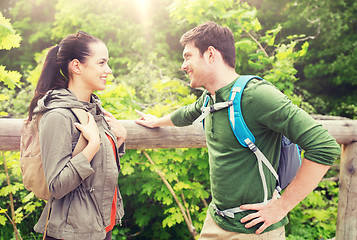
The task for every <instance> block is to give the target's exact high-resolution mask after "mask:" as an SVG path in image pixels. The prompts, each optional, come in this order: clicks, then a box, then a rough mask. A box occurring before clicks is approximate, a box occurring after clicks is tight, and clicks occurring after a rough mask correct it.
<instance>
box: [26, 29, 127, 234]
mask: <svg viewBox="0 0 357 240" xmlns="http://www.w3.org/2000/svg"><path fill="white" fill-rule="evenodd" d="M108 60H109V57H108V50H107V48H106V46H105V44H104V43H103V42H102V41H101V40H99V39H97V38H95V37H93V36H90V35H88V34H86V33H84V32H78V33H77V34H72V35H69V36H67V37H66V38H64V39H63V40H62V41H61V42H60V44H59V45H58V46H55V47H52V48H51V49H50V50H49V52H48V55H47V57H46V60H45V63H44V66H43V70H42V73H41V76H40V79H39V81H38V84H37V87H36V92H35V96H34V98H33V99H32V101H31V104H30V108H29V119H32V116H33V114H39V113H40V114H43V115H42V117H41V120H40V123H39V136H40V145H41V155H42V161H43V167H44V172H45V177H46V181H47V184H48V186H49V190H50V192H51V198H50V200H49V201H48V202H47V204H46V207H45V209H44V210H43V212H42V215H41V217H40V219H39V221H38V223H37V224H36V225H35V227H34V229H35V231H37V232H40V233H44V234H45V235H46V239H71V240H72V239H86V240H89V239H95V240H98V239H111V230H112V229H113V227H114V225H115V224H117V223H120V222H121V218H122V217H123V215H124V210H123V202H122V198H121V195H120V192H119V188H118V185H117V181H118V174H119V169H120V163H119V157H120V156H119V154H120V153H119V150H118V146H120V145H121V143H122V142H123V141H124V139H125V137H126V130H125V128H123V127H122V126H121V125H120V124H119V122H118V121H117V120H116V119H115V118H114V117H113V115H111V114H110V113H107V112H104V111H103V110H102V108H101V105H100V101H99V99H98V97H97V96H96V95H94V94H93V91H95V90H104V89H105V84H106V78H107V76H108V75H109V74H111V73H112V71H111V69H110V68H109V66H108ZM70 108H80V109H84V110H85V111H86V112H87V115H88V119H89V121H88V124H87V125H83V124H80V123H78V120H77V118H76V117H75V115H74V114H73V112H72V111H71V109H70ZM106 120H107V121H106ZM80 133H82V134H83V136H84V138H86V140H87V141H88V144H87V146H86V147H85V148H84V149H83V151H82V152H80V153H79V154H77V155H76V156H74V157H72V151H73V149H74V147H75V146H76V144H77V141H78V138H79V135H80ZM49 209H50V211H49ZM48 212H50V213H49V214H48ZM47 217H48V220H47Z"/></svg>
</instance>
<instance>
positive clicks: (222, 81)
mask: <svg viewBox="0 0 357 240" xmlns="http://www.w3.org/2000/svg"><path fill="white" fill-rule="evenodd" d="M238 77H239V74H238V73H236V72H235V71H234V70H233V69H232V70H230V71H224V72H221V73H217V76H216V78H215V80H214V82H212V83H211V84H209V86H206V89H207V91H208V92H210V93H211V94H212V95H215V94H216V91H217V90H218V89H221V88H222V87H225V86H227V85H228V84H230V83H232V82H233V81H234V80H236V79H237V78H238Z"/></svg>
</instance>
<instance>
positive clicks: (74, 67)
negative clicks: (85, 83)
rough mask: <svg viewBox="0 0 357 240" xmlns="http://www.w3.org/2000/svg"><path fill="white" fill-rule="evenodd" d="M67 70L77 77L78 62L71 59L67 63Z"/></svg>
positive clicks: (79, 65)
mask: <svg viewBox="0 0 357 240" xmlns="http://www.w3.org/2000/svg"><path fill="white" fill-rule="evenodd" d="M69 69H70V70H71V71H72V73H74V74H78V75H79V74H80V73H81V63H80V62H79V60H78V59H73V60H72V61H71V62H70V63H69Z"/></svg>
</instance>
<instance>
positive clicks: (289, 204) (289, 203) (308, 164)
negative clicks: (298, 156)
mask: <svg viewBox="0 0 357 240" xmlns="http://www.w3.org/2000/svg"><path fill="white" fill-rule="evenodd" d="M329 168H330V166H328V165H323V164H319V163H315V162H312V161H310V160H308V159H303V160H302V164H301V167H300V169H299V171H298V173H297V175H296V177H295V179H294V180H293V181H292V182H291V183H290V185H289V186H288V187H287V188H286V189H285V191H284V193H283V195H282V196H281V198H280V199H279V201H280V204H281V207H282V208H283V209H284V210H285V211H286V212H289V211H290V210H292V209H293V208H294V207H295V206H296V205H297V204H299V203H300V202H301V201H302V200H303V199H304V198H305V197H306V196H307V195H309V193H310V192H312V191H313V190H314V189H315V188H316V187H317V185H318V183H319V182H320V181H321V179H322V178H323V176H324V175H325V174H326V172H327V171H328V169H329Z"/></svg>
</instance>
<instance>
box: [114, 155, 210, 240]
mask: <svg viewBox="0 0 357 240" xmlns="http://www.w3.org/2000/svg"><path fill="white" fill-rule="evenodd" d="M147 153H148V155H149V156H150V158H151V159H152V160H153V161H154V162H155V165H152V164H150V162H149V161H148V159H147V158H146V157H145V155H144V154H143V153H142V152H141V151H134V150H131V151H128V152H127V153H126V155H125V156H124V158H122V159H121V164H122V169H123V170H122V175H123V176H122V177H121V178H120V179H119V183H120V187H121V192H122V194H123V195H124V196H126V198H127V201H125V206H126V210H127V213H126V216H125V220H124V224H130V225H131V229H136V228H138V229H141V228H144V229H145V232H144V233H143V234H142V235H141V236H142V238H140V239H167V235H166V234H164V235H161V234H162V233H165V232H166V233H169V231H170V230H171V228H181V227H180V226H185V223H184V219H183V216H182V213H181V211H180V209H179V207H178V205H177V204H176V202H175V200H174V198H173V196H172V195H171V193H170V191H169V190H168V188H167V187H166V185H165V184H164V182H163V181H162V180H161V179H160V177H159V175H158V173H157V171H160V172H161V173H163V174H164V177H165V179H166V180H167V181H168V183H169V184H170V185H171V187H172V188H173V190H174V191H175V193H176V195H177V196H178V198H179V199H180V202H181V204H182V205H183V206H185V208H186V209H187V210H188V212H189V214H190V216H191V218H192V221H193V225H194V226H195V227H196V228H197V229H198V230H200V229H201V228H202V224H203V220H204V218H205V214H206V211H207V208H206V207H205V205H204V202H205V200H204V199H207V198H208V197H209V171H208V162H207V157H208V156H207V150H206V149H175V150H170V149H167V150H164V149H162V150H150V151H147ZM128 200H129V201H128ZM129 219H132V220H131V221H128V220H129ZM154 219H155V224H154V223H153V222H152V221H153V220H154ZM153 224H154V227H152V225H153ZM156 224H158V225H156ZM158 228H163V229H162V230H160V232H161V233H160V234H158V233H155V232H156V231H157V230H158ZM167 228H168V229H167ZM176 234H178V235H177V239H187V238H188V237H189V232H188V230H187V227H186V230H184V231H182V232H180V233H176ZM149 236H155V237H152V238H149Z"/></svg>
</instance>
